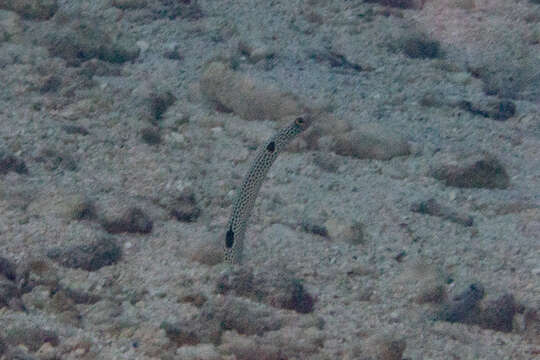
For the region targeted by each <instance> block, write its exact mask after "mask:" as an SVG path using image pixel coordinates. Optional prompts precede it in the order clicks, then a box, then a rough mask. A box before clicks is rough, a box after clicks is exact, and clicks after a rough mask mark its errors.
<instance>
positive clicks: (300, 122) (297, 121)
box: [294, 116, 306, 126]
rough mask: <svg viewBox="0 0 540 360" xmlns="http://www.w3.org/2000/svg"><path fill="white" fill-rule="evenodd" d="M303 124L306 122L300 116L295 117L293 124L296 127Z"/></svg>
mask: <svg viewBox="0 0 540 360" xmlns="http://www.w3.org/2000/svg"><path fill="white" fill-rule="evenodd" d="M305 122H306V121H305V120H304V118H303V117H301V116H299V117H297V118H296V119H295V120H294V123H295V124H296V125H298V126H302V125H304V123H305Z"/></svg>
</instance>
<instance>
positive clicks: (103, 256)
mask: <svg viewBox="0 0 540 360" xmlns="http://www.w3.org/2000/svg"><path fill="white" fill-rule="evenodd" d="M47 256H48V257H49V258H51V259H52V260H54V261H56V262H57V263H59V264H60V265H62V266H64V267H68V268H75V269H83V270H86V271H96V270H99V269H101V268H102V267H104V266H108V265H113V264H115V263H116V262H118V260H120V257H121V256H122V249H121V248H120V247H119V246H118V245H117V244H116V242H115V241H114V240H113V239H110V238H102V239H100V240H97V241H94V242H92V243H88V244H82V245H75V246H71V247H68V248H65V247H59V248H53V249H50V250H49V251H47Z"/></svg>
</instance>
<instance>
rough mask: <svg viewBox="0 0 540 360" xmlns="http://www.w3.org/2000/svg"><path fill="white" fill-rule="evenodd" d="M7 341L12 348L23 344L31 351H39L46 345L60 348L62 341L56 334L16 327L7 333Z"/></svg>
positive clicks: (38, 329)
mask: <svg viewBox="0 0 540 360" xmlns="http://www.w3.org/2000/svg"><path fill="white" fill-rule="evenodd" d="M5 341H6V343H7V344H9V345H11V346H15V347H16V346H17V345H20V344H23V345H24V346H26V347H27V348H28V349H29V350H30V351H32V352H35V351H38V350H39V348H40V347H41V346H42V345H43V344H45V343H50V344H51V345H53V346H58V344H59V343H60V340H59V339H58V335H57V334H56V332H54V331H52V330H45V329H41V328H39V327H16V328H11V329H9V330H7V331H6V336H5Z"/></svg>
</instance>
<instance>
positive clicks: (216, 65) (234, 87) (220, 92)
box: [200, 61, 305, 121]
mask: <svg viewBox="0 0 540 360" xmlns="http://www.w3.org/2000/svg"><path fill="white" fill-rule="evenodd" d="M200 91H201V93H202V94H203V95H204V96H205V97H206V98H207V99H208V100H209V101H210V102H212V103H213V104H214V105H216V107H219V108H221V109H223V110H225V111H229V112H230V111H232V112H234V113H235V114H237V115H238V116H240V117H242V118H243V119H246V120H265V119H268V120H277V121H279V120H281V119H283V118H285V117H287V116H291V115H297V114H302V113H304V112H305V106H304V105H303V104H301V102H300V101H299V100H298V98H297V97H296V96H294V95H293V94H290V93H285V92H283V91H280V90H279V89H277V88H276V87H275V86H270V85H268V84H263V83H260V82H257V81H256V80H255V79H253V78H251V77H249V76H247V75H244V74H241V73H238V72H235V71H233V70H232V69H231V68H230V67H229V66H227V65H226V64H224V63H222V62H218V61H215V62H212V63H210V64H208V65H207V66H206V69H205V71H204V72H203V74H202V77H201V80H200Z"/></svg>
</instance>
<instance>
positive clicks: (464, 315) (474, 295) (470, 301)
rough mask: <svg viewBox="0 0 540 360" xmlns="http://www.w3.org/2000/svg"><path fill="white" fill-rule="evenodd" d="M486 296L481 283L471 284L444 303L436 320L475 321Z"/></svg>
mask: <svg viewBox="0 0 540 360" xmlns="http://www.w3.org/2000/svg"><path fill="white" fill-rule="evenodd" d="M483 297H484V287H483V286H482V285H481V284H471V285H470V286H469V287H468V288H467V289H466V290H465V291H463V292H462V293H461V294H459V295H458V296H456V297H454V298H453V299H452V301H450V302H448V303H445V304H443V307H442V310H441V311H440V312H439V313H438V314H437V315H436V316H435V319H436V320H440V321H448V322H461V323H475V322H476V321H477V319H478V315H479V313H480V308H479V306H478V304H479V302H480V300H482V298H483Z"/></svg>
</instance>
